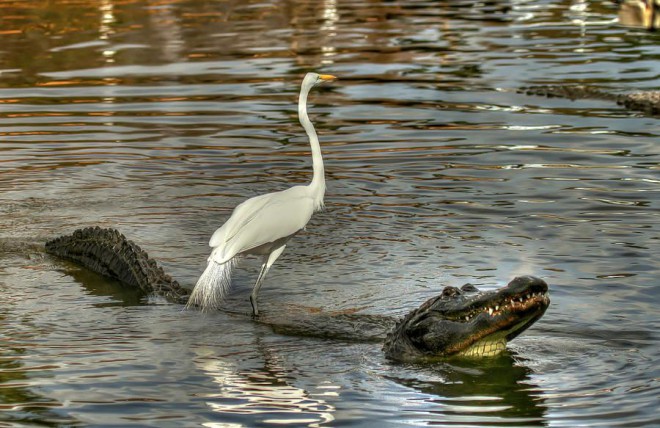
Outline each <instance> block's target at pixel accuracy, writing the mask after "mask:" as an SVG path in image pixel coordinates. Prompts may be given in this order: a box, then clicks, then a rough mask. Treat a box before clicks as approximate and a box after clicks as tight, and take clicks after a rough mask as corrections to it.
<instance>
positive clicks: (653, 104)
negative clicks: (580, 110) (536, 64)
mask: <svg viewBox="0 0 660 428" xmlns="http://www.w3.org/2000/svg"><path fill="white" fill-rule="evenodd" d="M518 92H521V93H525V94H527V95H539V96H544V97H558V98H567V99H570V100H578V99H595V100H606V101H612V102H615V103H617V104H619V105H621V106H623V107H625V108H627V109H628V110H635V111H641V112H644V113H646V114H648V115H651V116H659V115H660V91H643V92H633V93H630V94H611V93H609V92H606V91H603V90H600V89H596V88H593V87H590V86H580V85H575V86H564V85H556V86H554V85H552V86H550V85H549V86H529V87H523V88H520V89H519V90H518Z"/></svg>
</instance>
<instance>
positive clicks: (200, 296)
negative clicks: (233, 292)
mask: <svg viewBox="0 0 660 428" xmlns="http://www.w3.org/2000/svg"><path fill="white" fill-rule="evenodd" d="M235 266H236V258H235V257H234V258H233V259H230V260H228V261H226V262H225V263H216V262H214V261H213V260H211V259H210V258H209V264H208V265H207V266H206V269H205V270H204V273H202V275H201V276H200V277H199V279H198V280H197V284H195V288H194V289H193V292H192V294H191V295H190V299H189V300H188V303H187V304H186V309H189V308H191V307H193V306H199V307H200V308H201V309H202V310H203V311H205V310H208V309H218V307H219V306H220V304H221V303H222V302H223V301H224V299H225V296H226V294H227V291H228V290H229V287H230V285H231V274H232V272H233V271H234V267H235Z"/></svg>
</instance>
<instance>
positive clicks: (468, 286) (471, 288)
mask: <svg viewBox="0 0 660 428" xmlns="http://www.w3.org/2000/svg"><path fill="white" fill-rule="evenodd" d="M461 290H463V291H466V292H468V293H476V292H477V291H479V289H478V288H477V287H475V286H474V285H472V284H465V285H464V286H462V287H461Z"/></svg>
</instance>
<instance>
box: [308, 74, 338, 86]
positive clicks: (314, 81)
mask: <svg viewBox="0 0 660 428" xmlns="http://www.w3.org/2000/svg"><path fill="white" fill-rule="evenodd" d="M335 79H336V77H335V76H333V75H331V74H317V73H307V75H306V76H305V80H303V86H309V87H312V86H316V85H319V84H321V83H325V82H332V81H333V80H335Z"/></svg>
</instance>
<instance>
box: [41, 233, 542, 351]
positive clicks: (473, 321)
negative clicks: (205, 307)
mask: <svg viewBox="0 0 660 428" xmlns="http://www.w3.org/2000/svg"><path fill="white" fill-rule="evenodd" d="M46 252H47V253H49V254H52V255H55V256H58V257H60V258H65V259H68V260H71V261H74V262H76V263H77V264H80V265H82V266H84V267H85V268H87V269H89V270H92V271H94V272H97V273H99V274H101V275H103V276H106V277H109V278H112V279H115V280H117V281H119V282H121V283H123V284H126V285H128V286H131V287H135V288H138V289H140V290H142V291H143V292H144V293H145V294H156V295H159V296H162V297H164V298H165V299H167V300H169V301H171V302H174V303H179V304H185V303H186V302H187V300H188V298H189V297H190V290H188V289H187V288H184V287H182V286H181V285H180V284H179V283H178V282H177V281H176V280H174V279H172V277H170V276H169V275H168V274H166V273H165V272H164V271H163V269H162V267H160V266H159V265H158V263H157V262H156V261H155V260H153V259H151V258H150V257H149V255H148V254H147V253H146V252H145V251H144V250H142V249H141V248H140V247H139V246H138V245H137V244H135V243H133V242H132V241H129V240H128V239H126V237H125V236H124V235H122V234H121V233H120V232H118V231H117V230H115V229H102V228H100V227H91V228H85V229H78V230H76V231H75V232H73V233H72V234H71V235H64V236H61V237H58V238H55V239H53V240H50V241H48V242H47V243H46ZM549 304H550V299H549V296H548V285H547V284H546V283H545V281H543V280H541V279H539V278H536V277H533V276H520V277H516V278H514V279H513V280H512V281H511V282H509V283H508V284H507V285H506V286H504V287H501V288H499V289H496V290H492V291H484V292H482V291H479V290H478V289H477V288H476V287H475V286H473V285H470V284H466V285H464V286H462V287H461V288H457V287H453V286H446V287H444V289H443V290H442V292H441V294H440V295H438V296H435V297H432V298H431V299H429V300H427V301H426V302H424V303H423V304H422V305H421V306H419V307H418V308H416V309H414V310H412V311H410V312H409V313H408V314H407V315H405V316H404V317H403V318H402V319H400V320H398V321H397V320H396V319H395V318H392V317H386V316H381V315H367V314H355V313H351V312H350V311H344V312H335V313H332V312H327V313H308V314H306V313H304V311H291V310H287V311H283V312H282V313H276V314H272V315H271V314H269V312H268V311H266V312H264V313H261V314H260V315H259V316H253V319H254V320H255V321H257V322H259V323H263V324H267V325H269V326H270V327H271V328H273V330H274V331H275V332H279V333H284V334H292V335H303V336H315V337H322V338H334V339H343V340H351V341H371V342H376V341H381V342H384V344H383V352H384V354H385V356H386V358H388V359H389V360H392V361H399V362H422V361H432V360H435V359H438V358H445V357H452V356H463V357H487V356H494V355H497V354H499V353H501V352H502V351H503V350H504V349H505V348H506V343H507V342H508V341H510V340H512V339H513V338H515V337H516V336H518V335H519V334H520V333H522V332H523V331H525V330H526V329H527V328H529V327H530V326H531V325H532V324H534V323H535V322H536V321H537V320H538V319H539V318H541V316H542V315H543V314H544V313H545V311H546V309H547V308H548V305H549Z"/></svg>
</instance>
